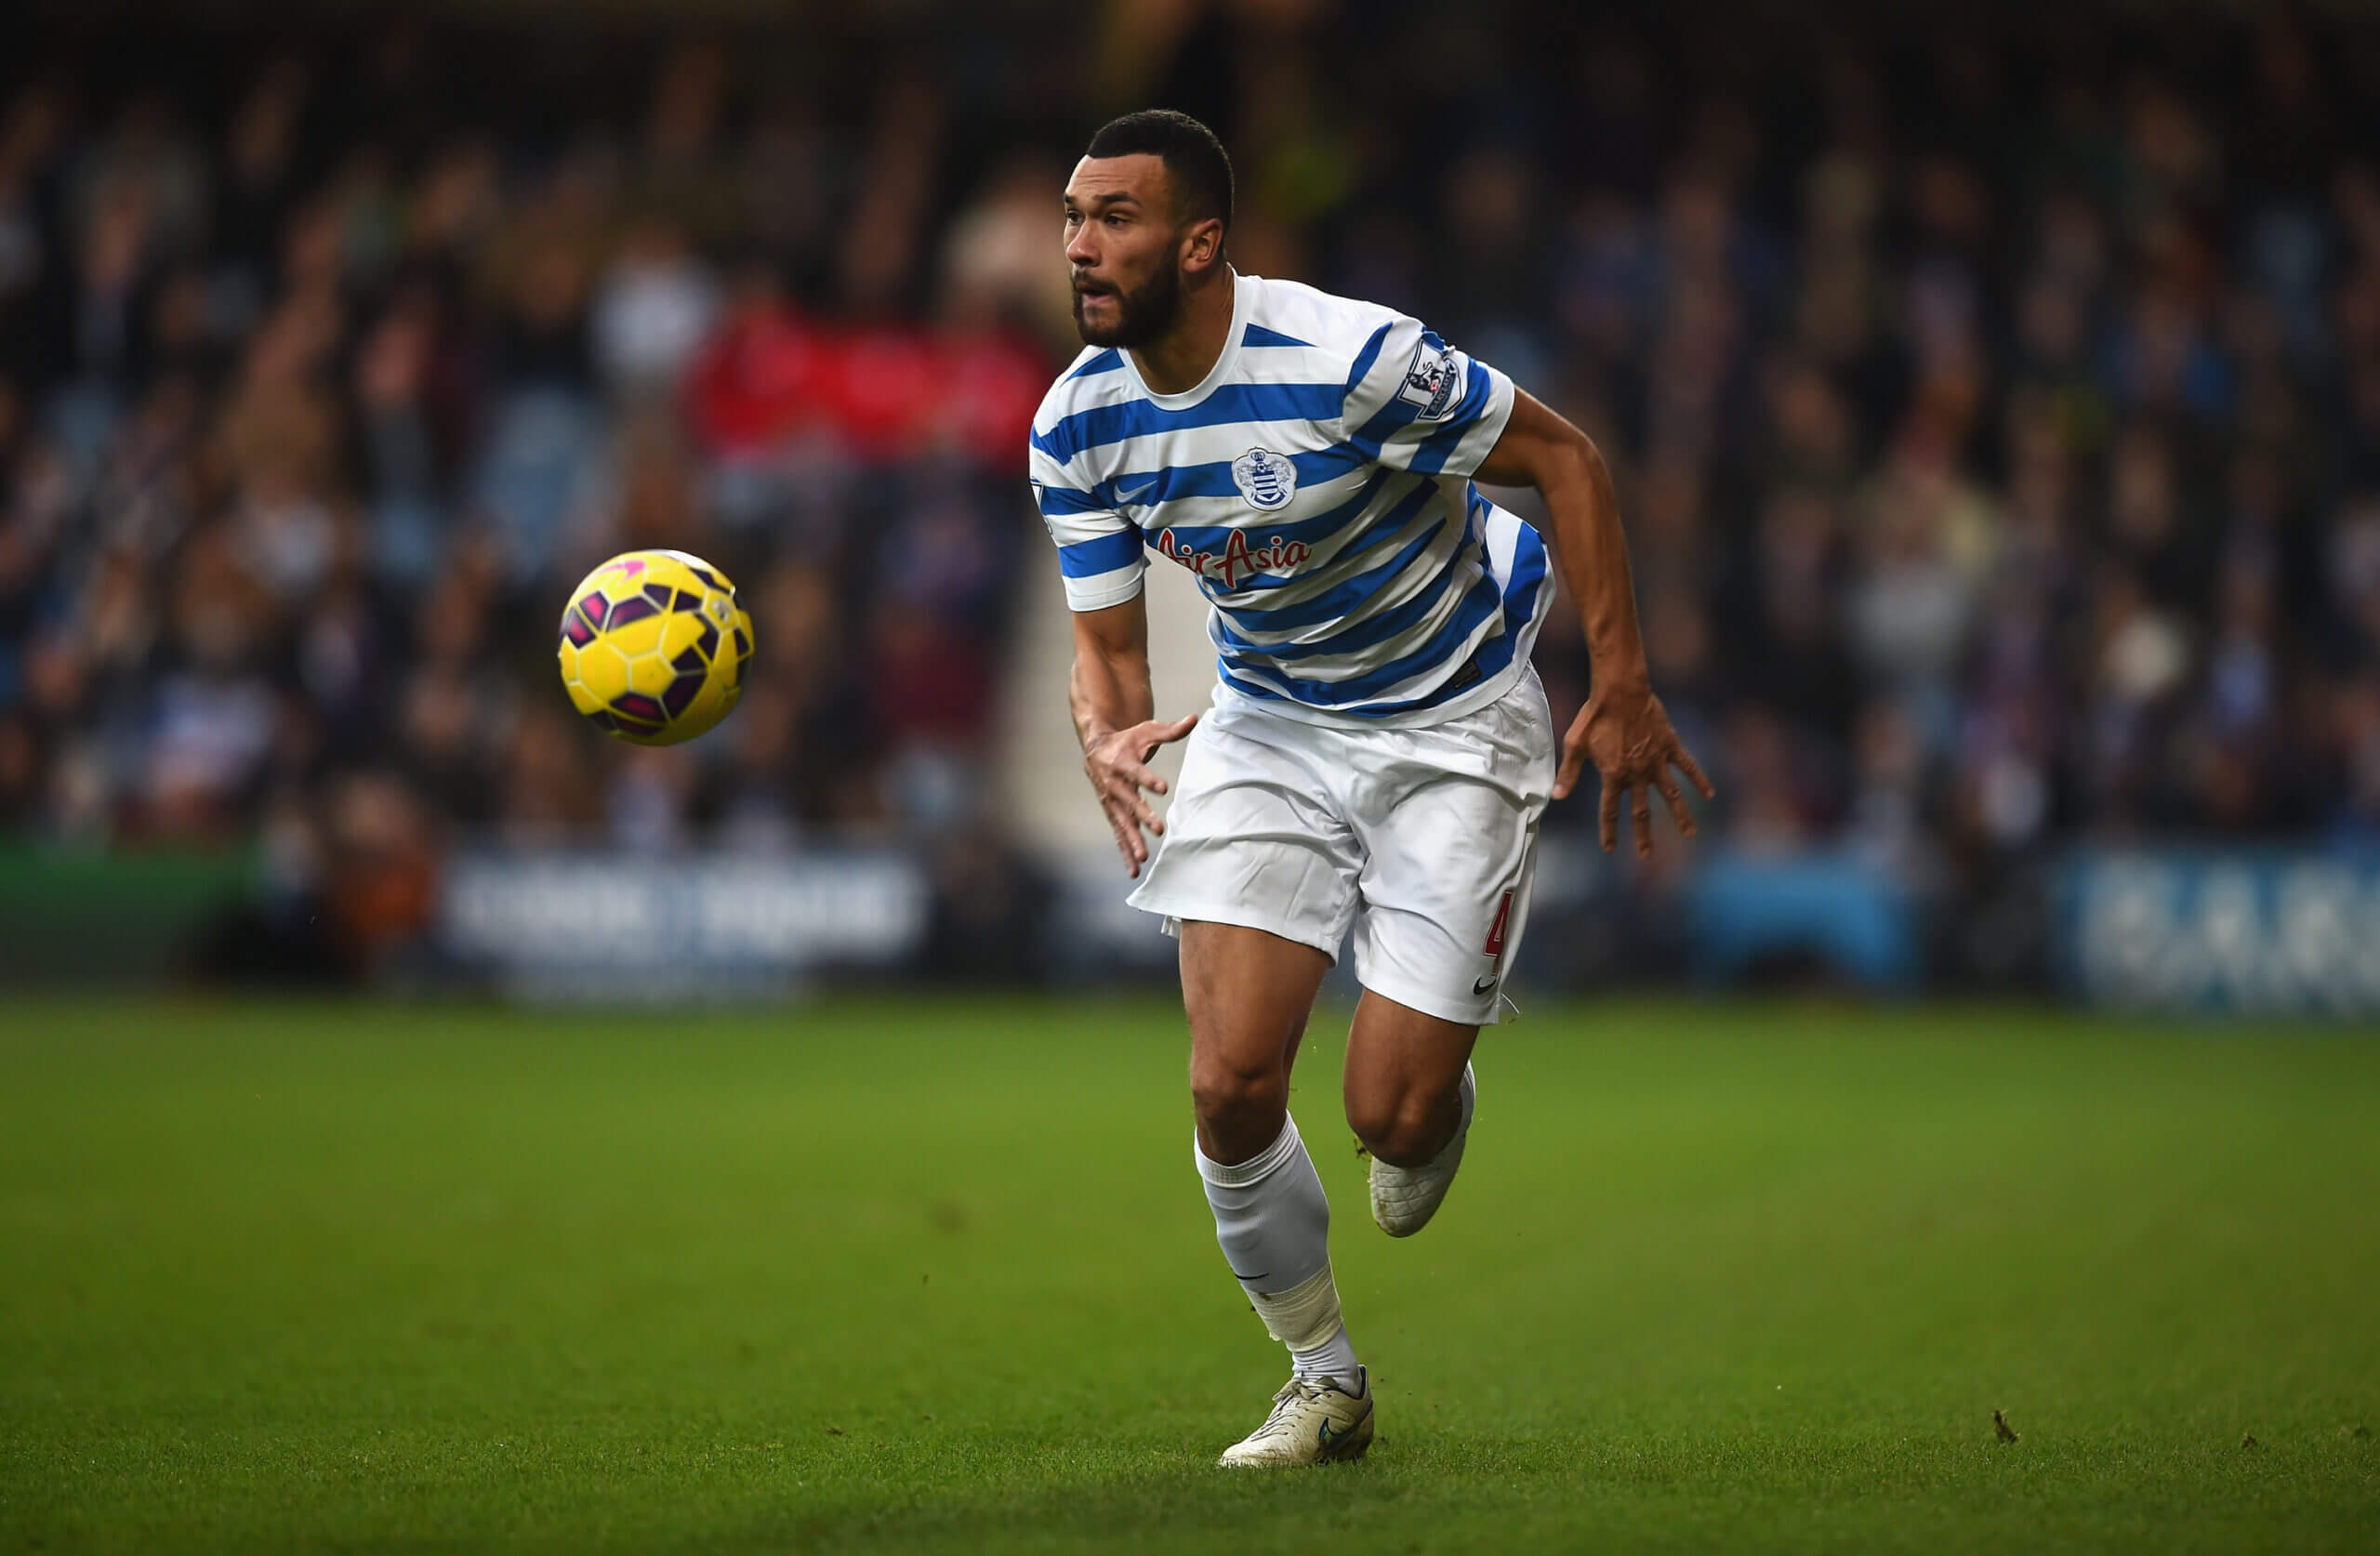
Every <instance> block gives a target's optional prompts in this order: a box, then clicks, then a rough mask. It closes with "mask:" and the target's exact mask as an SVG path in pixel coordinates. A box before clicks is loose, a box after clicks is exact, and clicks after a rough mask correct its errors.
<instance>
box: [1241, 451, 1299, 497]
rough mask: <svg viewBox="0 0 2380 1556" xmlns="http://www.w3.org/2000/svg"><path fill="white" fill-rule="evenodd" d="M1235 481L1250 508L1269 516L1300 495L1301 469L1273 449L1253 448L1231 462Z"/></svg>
mask: <svg viewBox="0 0 2380 1556" xmlns="http://www.w3.org/2000/svg"><path fill="white" fill-rule="evenodd" d="M1231 479H1232V482H1233V484H1235V485H1236V486H1237V487H1238V488H1239V494H1240V495H1241V496H1243V497H1246V498H1247V499H1248V506H1249V507H1250V508H1262V509H1263V510H1264V511H1265V512H1267V513H1270V512H1272V511H1273V509H1275V508H1287V507H1289V499H1290V498H1291V497H1294V496H1296V495H1297V494H1298V468H1297V467H1296V466H1295V465H1292V464H1290V463H1289V460H1288V459H1287V458H1285V457H1283V456H1282V455H1277V454H1276V453H1274V452H1273V451H1272V450H1271V449H1269V448H1251V449H1250V450H1249V451H1248V452H1247V453H1246V454H1243V455H1240V456H1239V457H1238V458H1236V459H1235V460H1233V461H1232V462H1231Z"/></svg>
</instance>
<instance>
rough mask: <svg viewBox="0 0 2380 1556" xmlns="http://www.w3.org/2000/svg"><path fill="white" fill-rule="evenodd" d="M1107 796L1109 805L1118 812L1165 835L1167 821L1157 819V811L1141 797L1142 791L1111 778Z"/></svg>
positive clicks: (1160, 834) (1152, 830)
mask: <svg viewBox="0 0 2380 1556" xmlns="http://www.w3.org/2000/svg"><path fill="white" fill-rule="evenodd" d="M1105 798H1106V801H1107V803H1108V805H1109V807H1110V808H1112V809H1113V810H1114V811H1117V814H1119V815H1122V816H1124V817H1125V818H1127V819H1128V820H1131V821H1133V822H1137V823H1138V824H1141V825H1143V826H1145V827H1147V828H1148V829H1149V830H1150V831H1151V832H1154V833H1157V834H1158V835H1159V836H1160V837H1162V836H1163V835H1164V833H1165V823H1164V822H1162V821H1160V820H1158V819H1157V811H1154V810H1152V809H1151V808H1150V806H1149V802H1148V801H1147V800H1145V799H1144V798H1141V791H1140V790H1139V789H1137V788H1134V787H1133V786H1132V785H1131V784H1129V783H1124V782H1120V781H1116V780H1110V782H1109V784H1108V785H1107V793H1106V795H1105Z"/></svg>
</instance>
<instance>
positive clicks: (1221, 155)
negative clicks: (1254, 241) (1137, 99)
mask: <svg viewBox="0 0 2380 1556" xmlns="http://www.w3.org/2000/svg"><path fill="white" fill-rule="evenodd" d="M1083 154H1084V155H1086V156H1093V157H1135V156H1153V157H1162V158H1163V159H1164V160H1165V177H1166V181H1167V183H1168V184H1169V185H1170V187H1171V189H1172V191H1173V216H1174V219H1175V220H1177V221H1182V222H1192V221H1205V220H1206V219H1207V218H1210V217H1212V218H1216V219H1218V220H1220V221H1221V222H1222V223H1223V231H1225V232H1229V231H1231V157H1230V155H1229V153H1227V152H1224V150H1223V142H1222V141H1220V140H1218V139H1216V138H1215V132H1214V131H1212V130H1210V129H1209V128H1208V127H1207V126H1206V125H1202V124H1200V123H1199V122H1198V121H1197V120H1196V119H1193V118H1192V117H1190V115H1189V114H1187V113H1183V112H1180V111H1179V110H1177V109H1171V108H1144V109H1142V110H1141V111H1140V112H1136V113H1127V114H1125V115H1124V116H1123V117H1122V118H1120V119H1110V120H1108V121H1107V123H1105V124H1104V125H1100V126H1099V133H1098V134H1097V135H1094V136H1092V137H1091V146H1090V149H1089V150H1087V151H1086V152H1084V153H1083Z"/></svg>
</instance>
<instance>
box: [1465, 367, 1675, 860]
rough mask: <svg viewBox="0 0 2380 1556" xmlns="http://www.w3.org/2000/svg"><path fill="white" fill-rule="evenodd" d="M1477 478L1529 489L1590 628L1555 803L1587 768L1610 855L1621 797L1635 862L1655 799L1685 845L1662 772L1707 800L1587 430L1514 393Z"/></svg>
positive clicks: (1647, 846) (1646, 841) (1647, 849)
mask: <svg viewBox="0 0 2380 1556" xmlns="http://www.w3.org/2000/svg"><path fill="white" fill-rule="evenodd" d="M1474 476H1475V479H1477V480H1479V481H1484V482H1486V483H1487V484H1488V485H1490V486H1534V487H1536V488H1537V490H1538V493H1539V494H1540V496H1542V497H1543V498H1544V499H1545V511H1546V514H1547V516H1548V519H1549V521H1550V522H1551V523H1552V525H1553V529H1554V534H1552V536H1550V537H1549V538H1551V539H1552V541H1553V543H1554V559H1555V560H1556V562H1557V563H1558V564H1559V565H1560V567H1561V569H1562V577H1563V581H1564V582H1565V583H1567V584H1568V585H1569V586H1570V598H1571V599H1572V600H1576V601H1577V602H1578V605H1579V617H1580V622H1581V623H1582V624H1583V625H1584V626H1585V628H1586V637H1587V653H1588V654H1589V656H1590V658H1591V661H1592V669H1593V692H1592V694H1590V695H1589V696H1588V698H1587V705H1586V706H1584V707H1582V708H1580V710H1579V717H1578V718H1577V719H1574V720H1572V722H1571V725H1570V730H1569V732H1568V733H1567V734H1566V735H1564V736H1563V738H1562V767H1561V771H1560V772H1559V773H1558V774H1557V775H1556V776H1555V778H1554V798H1556V799H1562V798H1567V797H1568V795H1569V793H1570V791H1571V790H1572V789H1573V788H1575V787H1577V786H1578V782H1579V774H1580V771H1582V770H1583V769H1584V767H1585V765H1586V763H1587V762H1588V761H1590V760H1592V761H1593V763H1594V764H1595V770H1596V771H1598V772H1600V773H1602V774H1603V817H1602V821H1603V846H1604V848H1605V849H1606V850H1607V851H1608V850H1609V849H1611V848H1612V847H1613V846H1614V845H1615V844H1616V843H1617V842H1618V841H1619V831H1620V796H1621V795H1622V794H1623V793H1625V792H1627V791H1629V790H1632V789H1633V790H1634V791H1635V803H1634V805H1633V807H1632V811H1633V814H1634V816H1635V823H1636V851H1637V852H1638V853H1640V854H1646V855H1649V854H1650V853H1651V852H1652V851H1653V804H1652V798H1651V791H1653V790H1655V789H1659V791H1660V794H1661V798H1664V799H1666V800H1668V801H1669V807H1670V814H1671V816H1672V817H1673V818H1674V819H1675V821H1676V822H1677V827H1678V830H1679V831H1680V832H1682V833H1684V834H1685V835H1686V837H1693V836H1694V816H1693V813H1692V812H1691V811H1688V810H1686V797H1685V796H1684V795H1683V794H1682V793H1680V792H1679V789H1678V786H1677V780H1676V779H1675V778H1674V777H1673V776H1672V775H1671V771H1670V770H1671V769H1672V768H1675V769H1676V770H1677V771H1680V772H1683V773H1685V774H1686V777H1687V778H1688V779H1689V780H1691V781H1692V782H1693V784H1694V786H1695V787H1696V788H1698V789H1699V790H1701V791H1702V798H1705V799H1709V798H1712V795H1713V794H1714V792H1715V791H1714V790H1712V787H1711V780H1709V779H1708V778H1705V777H1704V776H1703V775H1702V770H1701V768H1699V767H1698V766H1696V765H1695V761H1694V758H1693V757H1692V756H1691V755H1690V754H1689V753H1688V752H1687V751H1686V746H1685V745H1683V744H1682V743H1681V742H1680V741H1679V740H1678V738H1677V732H1676V731H1675V730H1673V729H1672V728H1671V727H1670V716H1669V713H1668V711H1667V710H1666V709H1664V708H1663V707H1662V706H1661V700H1660V699H1659V697H1657V696H1655V695H1653V677H1652V671H1651V669H1650V668H1649V667H1648V666H1646V659H1645V637H1644V633H1643V631H1642V630H1641V629H1640V628H1639V627H1638V626H1637V622H1636V592H1635V586H1634V584H1633V581H1632V580H1631V578H1630V576H1629V572H1628V540H1627V537H1626V536H1625V535H1623V534H1621V533H1620V504H1619V501H1618V500H1617V499H1616V498H1615V497H1614V496H1613V494H1612V489H1611V472H1610V470H1609V469H1607V468H1606V467H1605V465H1604V462H1603V455H1602V452H1601V451H1600V450H1598V449H1597V448H1596V447H1595V445H1594V442H1593V439H1591V438H1589V437H1588V436H1587V435H1586V434H1585V433H1584V432H1581V431H1580V430H1579V429H1577V428H1575V427H1573V426H1571V425H1570V424H1569V423H1568V422H1567V421H1565V420H1564V419H1563V418H1562V417H1560V416H1558V415H1554V412H1552V411H1551V410H1548V409H1547V408H1546V407H1545V406H1544V405H1543V404H1541V403H1540V402H1538V401H1537V400H1536V399H1535V398H1534V397H1532V396H1531V395H1529V394H1527V392H1525V391H1523V390H1521V389H1518V388H1515V389H1514V390H1513V414H1512V418H1511V419H1510V420H1509V421H1507V422H1506V423H1505V424H1504V429H1503V432H1502V433H1501V436H1499V438H1498V439H1497V441H1496V446H1495V448H1494V449H1493V450H1492V451H1490V452H1489V454H1488V457H1487V458H1486V459H1484V460H1482V461H1481V462H1480V465H1479V468H1478V469H1477V470H1476V471H1475V472H1474Z"/></svg>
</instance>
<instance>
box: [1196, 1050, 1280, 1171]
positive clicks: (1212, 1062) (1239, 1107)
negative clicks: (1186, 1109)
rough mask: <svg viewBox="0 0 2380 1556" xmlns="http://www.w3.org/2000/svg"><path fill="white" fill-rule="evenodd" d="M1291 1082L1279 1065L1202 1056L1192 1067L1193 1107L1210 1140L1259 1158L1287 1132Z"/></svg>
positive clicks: (1204, 1132)
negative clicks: (1283, 1128) (1284, 1125)
mask: <svg viewBox="0 0 2380 1556" xmlns="http://www.w3.org/2000/svg"><path fill="white" fill-rule="evenodd" d="M1190 1102H1191V1106H1192V1107H1193V1108H1195V1109H1196V1110H1197V1114H1198V1128H1199V1132H1200V1133H1201V1134H1202V1135H1203V1136H1205V1137H1206V1138H1207V1139H1209V1140H1211V1141H1218V1142H1221V1143H1223V1144H1225V1145H1228V1146H1232V1147H1235V1148H1236V1147H1245V1148H1246V1150H1247V1154H1250V1155H1252V1154H1255V1153H1256V1152H1259V1151H1262V1150H1263V1149H1264V1147H1265V1146H1267V1145H1270V1144H1271V1143H1272V1142H1273V1139H1274V1137H1275V1136H1276V1135H1278V1134H1279V1133H1280V1132H1281V1120H1282V1118H1283V1117H1284V1116H1285V1115H1286V1114H1287V1113H1288V1110H1289V1074H1288V1072H1286V1071H1285V1070H1283V1069H1282V1068H1281V1067H1280V1066H1279V1065H1277V1064H1249V1063H1244V1062H1233V1061H1231V1060H1229V1059H1226V1058H1223V1057H1221V1056H1211V1057H1210V1056H1201V1057H1200V1058H1199V1059H1198V1060H1197V1062H1194V1063H1193V1064H1192V1065H1191V1066H1190Z"/></svg>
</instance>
